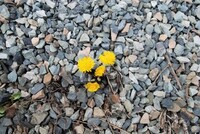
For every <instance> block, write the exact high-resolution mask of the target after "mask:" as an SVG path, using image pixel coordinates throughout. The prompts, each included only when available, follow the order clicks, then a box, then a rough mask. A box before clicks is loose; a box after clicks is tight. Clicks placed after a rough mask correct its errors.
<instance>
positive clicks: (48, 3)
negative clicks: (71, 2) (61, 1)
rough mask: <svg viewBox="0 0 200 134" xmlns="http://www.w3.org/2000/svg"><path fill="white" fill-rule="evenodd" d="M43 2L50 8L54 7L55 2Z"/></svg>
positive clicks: (49, 0) (47, 0) (48, 0)
mask: <svg viewBox="0 0 200 134" xmlns="http://www.w3.org/2000/svg"><path fill="white" fill-rule="evenodd" d="M45 2H46V3H47V5H48V6H49V7H50V8H54V7H55V5H56V3H55V2H53V1H51V0H45Z"/></svg>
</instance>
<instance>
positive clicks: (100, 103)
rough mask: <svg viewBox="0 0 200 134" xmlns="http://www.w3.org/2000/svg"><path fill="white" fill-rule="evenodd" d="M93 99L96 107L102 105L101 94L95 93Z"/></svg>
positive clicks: (102, 98)
mask: <svg viewBox="0 0 200 134" xmlns="http://www.w3.org/2000/svg"><path fill="white" fill-rule="evenodd" d="M94 100H95V103H96V106H97V107H101V106H102V105H103V103H104V97H103V95H99V94H95V96H94Z"/></svg>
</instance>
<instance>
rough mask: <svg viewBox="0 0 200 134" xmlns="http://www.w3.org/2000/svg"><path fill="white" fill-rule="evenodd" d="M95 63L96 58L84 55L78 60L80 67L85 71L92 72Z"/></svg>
mask: <svg viewBox="0 0 200 134" xmlns="http://www.w3.org/2000/svg"><path fill="white" fill-rule="evenodd" d="M94 64H95V63H94V60H93V59H92V58H91V57H84V58H81V59H79V60H78V68H79V70H80V71H81V72H83V73H86V72H91V71H92V68H93V67H94Z"/></svg>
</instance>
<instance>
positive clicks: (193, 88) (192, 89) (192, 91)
mask: <svg viewBox="0 0 200 134" xmlns="http://www.w3.org/2000/svg"><path fill="white" fill-rule="evenodd" d="M198 92H199V91H198V90H197V87H196V86H190V88H189V95H190V96H194V95H196V94H197V93H198Z"/></svg>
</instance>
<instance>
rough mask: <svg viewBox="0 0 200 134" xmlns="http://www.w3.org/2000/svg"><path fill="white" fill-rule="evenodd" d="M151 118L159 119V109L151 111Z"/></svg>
mask: <svg viewBox="0 0 200 134" xmlns="http://www.w3.org/2000/svg"><path fill="white" fill-rule="evenodd" d="M149 116H150V120H155V119H158V117H159V116H160V112H159V111H157V110H152V111H151V112H150V115H149Z"/></svg>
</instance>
